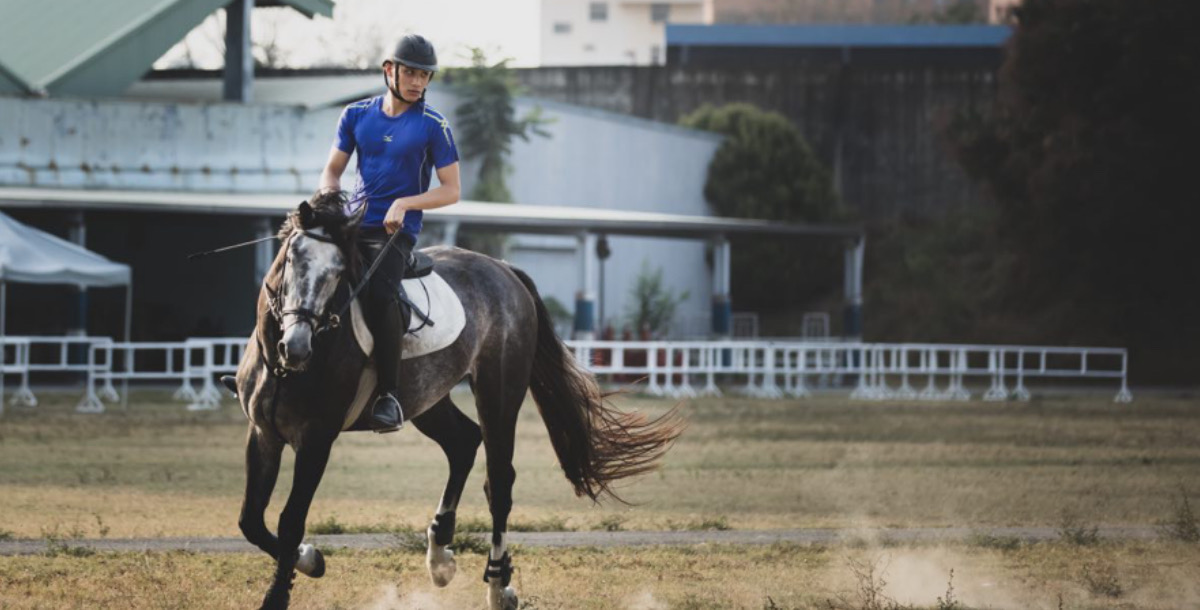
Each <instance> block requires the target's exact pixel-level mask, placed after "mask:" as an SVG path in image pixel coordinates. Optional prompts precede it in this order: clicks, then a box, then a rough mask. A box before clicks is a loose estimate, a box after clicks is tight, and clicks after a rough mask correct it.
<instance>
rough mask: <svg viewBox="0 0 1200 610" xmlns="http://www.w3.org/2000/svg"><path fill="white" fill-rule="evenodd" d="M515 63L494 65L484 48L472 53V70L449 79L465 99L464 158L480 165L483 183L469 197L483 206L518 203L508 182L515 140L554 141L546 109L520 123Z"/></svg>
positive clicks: (461, 111) (461, 108)
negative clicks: (536, 137)
mask: <svg viewBox="0 0 1200 610" xmlns="http://www.w3.org/2000/svg"><path fill="white" fill-rule="evenodd" d="M509 61H510V60H509V59H502V60H500V61H498V62H496V63H491V64H489V63H488V59H487V56H486V54H485V53H484V52H483V50H482V49H479V48H472V49H471V65H470V67H466V68H457V69H453V70H451V71H450V73H449V75H448V77H447V78H448V80H450V82H452V83H454V85H456V91H457V92H458V93H459V94H460V95H461V97H462V103H461V104H459V105H458V108H456V109H455V110H456V112H457V121H458V125H457V130H458V133H459V140H460V148H461V149H462V154H463V158H465V159H478V160H479V175H478V179H477V180H476V181H475V185H474V187H472V189H471V191H470V193H469V194H468V195H467V196H468V197H469V198H471V199H475V200H478V201H492V202H510V201H512V194H511V193H510V192H509V190H508V185H507V184H506V180H505V179H506V177H507V176H508V174H509V172H510V171H511V168H510V167H509V165H508V156H509V155H510V154H511V153H512V140H513V138H514V137H516V138H521V139H522V140H525V141H528V140H529V136H530V134H535V135H539V136H542V137H550V133H549V132H548V131H546V130H545V128H544V127H545V125H546V124H547V123H548V121H547V120H546V119H544V118H543V117H542V116H541V109H540V108H534V109H533V110H532V111H530V112H529V113H527V114H526V115H525V116H523V117H521V118H517V115H516V109H515V108H514V107H513V98H514V96H515V95H516V94H517V91H518V87H517V80H516V76H515V75H514V74H513V71H512V68H509V67H508V62H509Z"/></svg>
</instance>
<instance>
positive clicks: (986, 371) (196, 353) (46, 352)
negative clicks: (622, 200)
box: [0, 337, 1132, 413]
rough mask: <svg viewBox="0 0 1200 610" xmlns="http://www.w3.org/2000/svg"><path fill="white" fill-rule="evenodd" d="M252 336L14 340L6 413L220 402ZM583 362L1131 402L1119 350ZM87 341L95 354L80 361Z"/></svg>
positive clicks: (681, 354) (675, 385) (916, 350)
mask: <svg viewBox="0 0 1200 610" xmlns="http://www.w3.org/2000/svg"><path fill="white" fill-rule="evenodd" d="M246 344H247V340H246V339H245V338H241V337H238V338H196V339H188V340H187V341H182V342H153V343H151V342H138V343H123V342H116V341H113V340H112V339H109V338H107V337H5V338H4V345H3V346H0V348H2V349H0V354H2V357H0V413H3V405H4V404H5V402H4V394H3V391H4V390H3V388H4V386H3V377H4V376H5V375H7V376H10V377H17V378H19V380H20V382H19V387H18V389H17V391H16V392H15V393H14V395H13V396H12V397H10V399H9V403H10V404H19V405H23V406H27V407H33V406H36V405H37V398H36V396H34V394H33V391H32V389H31V387H30V385H29V377H30V374H31V373H41V372H58V373H77V374H82V375H84V376H86V379H87V382H86V389H85V393H84V396H83V399H82V400H81V401H80V403H79V406H78V410H79V411H81V412H91V413H98V412H103V411H104V408H105V407H104V402H105V401H110V402H111V401H115V400H118V398H119V397H120V396H122V395H124V396H126V397H127V392H122V393H118V392H117V391H116V388H115V387H114V385H113V383H114V381H121V382H122V384H125V383H127V382H129V381H172V382H174V381H177V382H179V389H178V390H176V392H175V394H174V396H175V398H176V399H178V400H181V401H185V402H187V403H188V408H189V409H193V410H206V409H215V408H217V407H218V406H219V403H220V400H221V394H220V392H219V391H218V390H217V387H216V385H215V383H214V380H215V379H216V378H217V376H218V375H223V374H232V373H234V372H236V371H237V367H238V362H239V361H240V360H241V357H242V353H243V351H244V349H245V346H246ZM567 345H568V346H569V348H570V349H571V350H573V351H574V353H575V358H576V359H577V360H578V361H579V362H582V363H585V364H586V365H587V366H588V367H589V369H590V370H591V371H592V372H593V373H595V374H596V375H597V376H599V377H601V379H603V380H605V381H607V382H609V383H615V384H621V383H634V382H644V384H645V385H644V391H645V392H647V393H649V394H652V395H656V396H669V397H674V398H686V397H692V396H719V395H721V394H722V389H721V388H725V390H724V391H734V392H739V393H743V394H746V395H749V396H755V397H761V398H782V397H785V396H788V397H794V398H803V397H807V396H810V395H811V393H812V390H813V389H816V388H827V389H837V388H842V387H844V385H845V384H846V383H847V382H851V383H853V388H852V389H851V388H848V387H847V388H846V389H851V391H850V397H851V398H852V399H858V400H970V399H971V398H972V392H971V390H970V389H968V385H969V383H968V382H969V381H970V385H971V386H980V387H982V386H983V385H984V384H986V385H987V389H986V390H985V391H984V392H983V394H982V398H983V399H984V400H988V401H999V400H1008V399H1015V400H1022V401H1024V400H1029V398H1030V391H1029V388H1028V387H1027V386H1026V381H1027V380H1036V379H1052V380H1055V381H1056V382H1059V383H1064V384H1075V383H1078V382H1080V381H1084V382H1095V381H1097V380H1112V382H1114V385H1117V384H1119V385H1118V388H1117V393H1116V396H1115V400H1116V401H1117V402H1130V401H1131V400H1132V396H1131V394H1130V392H1129V387H1128V381H1127V373H1128V360H1129V358H1128V354H1127V352H1126V350H1124V349H1119V348H1076V347H1041V346H1012V345H953V344H920V343H900V344H898V343H846V342H835V341H789V340H785V339H781V340H772V341H762V340H756V341H568V342H567ZM73 346H85V347H84V349H86V354H87V357H86V359H78V358H77V359H76V360H79V361H73V360H72V359H71V357H70V354H71V353H72V351H73V350H74V351H79V349H80V348H77V347H76V348H73Z"/></svg>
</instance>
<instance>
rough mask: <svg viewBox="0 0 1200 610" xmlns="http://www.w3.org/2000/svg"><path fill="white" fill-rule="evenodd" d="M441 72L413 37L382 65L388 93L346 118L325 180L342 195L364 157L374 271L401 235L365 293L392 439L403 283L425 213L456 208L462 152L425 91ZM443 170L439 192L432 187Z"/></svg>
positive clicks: (381, 417)
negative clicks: (353, 160)
mask: <svg viewBox="0 0 1200 610" xmlns="http://www.w3.org/2000/svg"><path fill="white" fill-rule="evenodd" d="M435 72H437V54H436V53H435V52H434V49H433V45H432V44H430V43H429V41H428V40H426V39H425V38H423V37H421V36H416V35H412V34H410V35H408V36H405V37H404V38H402V39H401V40H400V43H399V44H398V45H396V50H395V52H394V53H392V54H391V55H390V56H389V57H387V58H385V59H384V60H383V79H384V82H385V83H386V84H387V92H386V93H384V94H383V95H380V96H376V97H373V98H371V99H368V100H363V101H360V102H355V103H353V104H350V105H349V106H347V107H346V108H345V110H343V111H342V118H341V120H340V121H339V123H338V130H337V140H336V141H335V142H334V145H333V149H332V150H330V151H329V161H328V162H327V163H326V165H325V171H324V172H322V174H321V186H320V189H321V190H326V189H334V190H339V189H340V188H341V177H342V173H343V172H344V171H345V170H346V165H347V164H348V163H349V161H350V154H351V153H357V154H358V185H357V187H356V188H355V190H354V193H353V196H352V197H351V202H352V203H351V205H352V206H357V205H365V206H367V209H366V214H365V216H364V217H363V221H362V230H361V231H360V233H359V248H360V251H361V252H362V253H363V258H364V262H365V263H366V264H370V262H371V261H374V260H375V258H376V257H377V256H379V255H380V253H381V252H382V251H383V250H384V246H385V245H386V244H387V242H388V238H389V237H391V234H392V233H394V232H396V231H400V232H401V235H399V236H398V237H397V238H396V240H395V241H394V242H393V246H392V247H391V248H389V249H388V251H387V252H386V253H384V254H383V256H384V257H385V258H384V260H383V262H382V263H381V264H380V265H379V268H378V269H377V270H376V271H375V274H374V275H372V276H371V279H370V283H369V285H368V286H367V288H366V289H364V290H363V293H364V296H365V298H364V299H363V300H364V305H365V309H366V317H367V319H368V324H369V325H370V326H371V332H372V333H374V335H375V364H376V365H377V368H378V371H379V389H380V395H379V398H378V399H377V400H376V401H375V404H374V406H373V407H372V429H373V430H375V431H376V432H394V431H396V430H399V429H400V426H402V425H403V423H404V419H403V411H402V410H401V407H400V403H399V401H398V400H397V399H396V388H397V387H398V384H399V382H400V379H399V375H400V371H399V369H400V339H401V337H402V334H403V332H404V330H406V329H404V328H403V324H404V321H403V320H402V319H401V318H402V316H401V312H400V306H399V291H400V280H401V279H402V278H403V277H404V271H405V265H406V264H407V262H408V257H409V254H410V253H411V252H412V249H413V246H415V245H416V243H417V235H419V234H420V232H421V217H422V211H423V210H432V209H434V208H440V207H443V206H447V205H450V204H452V203H455V202H457V201H458V193H459V177H458V149H457V148H456V147H455V145H454V136H453V134H451V133H450V123H449V122H448V121H447V120H446V119H445V118H444V117H443V116H442V115H441V114H439V113H438V112H437V111H435V110H434V109H433V108H431V107H430V106H429V105H427V104H426V103H425V88H426V87H428V86H429V81H430V80H431V79H432V78H433V75H434V73H435ZM435 170H436V171H437V177H438V182H440V183H441V185H440V186H438V187H437V188H434V189H430V188H429V184H430V177H431V174H432V173H433V171H435Z"/></svg>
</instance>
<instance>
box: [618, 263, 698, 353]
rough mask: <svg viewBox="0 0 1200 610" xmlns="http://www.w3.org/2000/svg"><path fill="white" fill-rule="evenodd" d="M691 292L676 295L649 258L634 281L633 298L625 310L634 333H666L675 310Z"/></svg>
mask: <svg viewBox="0 0 1200 610" xmlns="http://www.w3.org/2000/svg"><path fill="white" fill-rule="evenodd" d="M688 294H689V293H688V292H687V291H686V290H685V291H684V292H682V293H680V294H676V293H675V291H673V290H671V289H670V288H667V287H666V286H664V285H663V279H662V269H661V268H655V269H651V268H650V263H649V262H648V261H642V270H641V272H640V273H638V276H637V279H636V280H634V283H633V289H632V290H631V291H630V297H631V300H630V303H629V305H628V306H627V308H626V312H625V315H626V316H627V317H628V319H629V324H630V326H632V327H633V332H634V333H641V331H642V329H646V330H649V331H650V334H651V336H655V337H658V336H662V335H663V334H665V333H666V332H667V330H668V328H669V327H670V326H671V320H673V319H674V318H675V310H676V309H678V308H679V304H680V303H682V302H684V301H685V300H687V298H688Z"/></svg>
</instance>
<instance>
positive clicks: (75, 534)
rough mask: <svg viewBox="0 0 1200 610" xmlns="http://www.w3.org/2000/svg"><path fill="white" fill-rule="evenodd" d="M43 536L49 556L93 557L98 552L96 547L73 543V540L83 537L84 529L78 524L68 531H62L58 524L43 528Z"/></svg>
mask: <svg viewBox="0 0 1200 610" xmlns="http://www.w3.org/2000/svg"><path fill="white" fill-rule="evenodd" d="M42 538H43V539H44V540H45V541H46V556H47V557H60V556H62V557H91V556H92V555H95V554H96V551H95V549H92V548H89V547H86V546H83V545H76V544H71V541H72V540H79V539H80V538H83V531H82V530H80V529H79V528H78V526H75V527H73V528H72V529H70V530H68V531H67V532H66V533H62V532H60V531H59V529H58V525H55V526H54V527H53V528H50V529H46V528H42Z"/></svg>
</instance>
